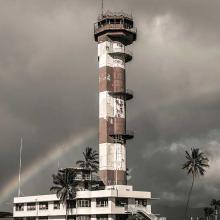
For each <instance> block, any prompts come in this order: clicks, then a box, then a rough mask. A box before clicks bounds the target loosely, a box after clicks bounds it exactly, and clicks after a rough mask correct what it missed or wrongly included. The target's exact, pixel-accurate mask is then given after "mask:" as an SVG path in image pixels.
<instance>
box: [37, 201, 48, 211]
mask: <svg viewBox="0 0 220 220" xmlns="http://www.w3.org/2000/svg"><path fill="white" fill-rule="evenodd" d="M39 209H40V210H47V209H48V202H40V203H39Z"/></svg>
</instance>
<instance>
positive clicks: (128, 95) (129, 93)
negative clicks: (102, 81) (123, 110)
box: [109, 89, 134, 101]
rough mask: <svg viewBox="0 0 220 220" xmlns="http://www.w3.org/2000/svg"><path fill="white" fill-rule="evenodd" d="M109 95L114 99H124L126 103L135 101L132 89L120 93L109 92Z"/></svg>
mask: <svg viewBox="0 0 220 220" xmlns="http://www.w3.org/2000/svg"><path fill="white" fill-rule="evenodd" d="M109 95H111V96H114V97H124V98H125V100H126V101H128V100H131V99H133V97H134V92H133V91H132V90H130V89H126V91H125V92H124V91H118V92H109Z"/></svg>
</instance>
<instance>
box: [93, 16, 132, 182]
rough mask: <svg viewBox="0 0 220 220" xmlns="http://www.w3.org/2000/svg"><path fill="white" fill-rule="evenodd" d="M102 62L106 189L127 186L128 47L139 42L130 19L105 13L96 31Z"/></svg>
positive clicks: (102, 149)
mask: <svg viewBox="0 0 220 220" xmlns="http://www.w3.org/2000/svg"><path fill="white" fill-rule="evenodd" d="M94 32H95V33H94V35H95V40H96V41H97V42H98V61H99V162H100V165H99V172H100V173H99V174H100V177H101V179H102V180H103V182H104V184H105V185H126V184H127V178H126V141H127V140H128V139H131V138H133V134H132V132H128V131H127V129H126V101H127V100H129V99H132V98H133V94H132V92H130V91H128V90H127V89H126V74H125V65H126V62H129V61H131V60H132V55H131V53H130V52H128V50H127V49H126V46H127V45H130V44H132V43H133V41H135V40H136V29H135V28H134V24H133V18H132V16H131V15H127V14H124V13H110V12H107V13H104V14H102V15H101V16H99V18H98V22H97V23H96V24H95V28H94Z"/></svg>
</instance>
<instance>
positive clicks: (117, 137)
mask: <svg viewBox="0 0 220 220" xmlns="http://www.w3.org/2000/svg"><path fill="white" fill-rule="evenodd" d="M109 136H110V137H112V138H113V140H114V142H115V143H120V144H123V143H125V142H126V140H130V139H133V138H134V132H133V131H128V130H127V131H126V132H124V133H120V134H119V133H117V134H116V133H112V134H109Z"/></svg>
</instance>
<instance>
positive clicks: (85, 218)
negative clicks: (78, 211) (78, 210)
mask: <svg viewBox="0 0 220 220" xmlns="http://www.w3.org/2000/svg"><path fill="white" fill-rule="evenodd" d="M90 219H91V216H90V215H80V216H77V217H76V220H90Z"/></svg>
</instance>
